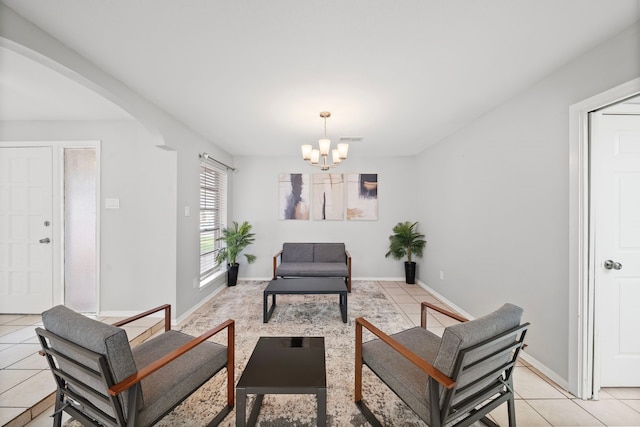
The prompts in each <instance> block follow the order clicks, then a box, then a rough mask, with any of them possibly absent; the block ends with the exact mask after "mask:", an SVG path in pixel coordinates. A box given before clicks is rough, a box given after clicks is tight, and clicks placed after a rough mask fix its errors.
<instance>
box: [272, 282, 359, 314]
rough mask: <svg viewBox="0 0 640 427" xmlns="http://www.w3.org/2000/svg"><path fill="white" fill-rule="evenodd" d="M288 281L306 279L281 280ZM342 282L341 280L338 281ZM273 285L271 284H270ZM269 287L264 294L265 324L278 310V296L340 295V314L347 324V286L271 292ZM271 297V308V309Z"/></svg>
mask: <svg viewBox="0 0 640 427" xmlns="http://www.w3.org/2000/svg"><path fill="white" fill-rule="evenodd" d="M280 280H286V281H291V282H293V281H295V280H305V279H280ZM337 280H340V279H337ZM269 285H271V282H270V283H269ZM269 285H267V287H266V288H265V290H264V293H263V298H264V300H263V305H262V307H263V320H262V321H263V323H268V322H269V319H270V318H271V315H272V314H273V310H275V308H276V295H333V294H338V302H339V304H340V314H342V322H343V323H347V294H348V291H347V287H346V285H345V288H344V290H332V289H331V290H327V289H314V290H300V289H285V290H275V291H274V290H270V289H269ZM269 295H271V307H269Z"/></svg>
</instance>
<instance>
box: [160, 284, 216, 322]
mask: <svg viewBox="0 0 640 427" xmlns="http://www.w3.org/2000/svg"><path fill="white" fill-rule="evenodd" d="M226 288H227V284H226V283H224V282H222V283H220V284H219V285H218V287H217V288H215V289H213V291H212V292H211V293H210V294H209V295H207V297H206V298H204V299H203V300H202V301H200V302H199V303H197V304H196V305H194V306H193V307H191V308H190V309H189V310H187V311H186V312H185V313H184V314H183V315H182V316H180V317H178V318H176V319H175V320H174V319H171V324H172V325H174V326H175V325H179V324H180V323H182V322H184V321H185V320H186V319H187V318H188V317H189V316H191V315H192V314H193V313H194V312H195V311H196V310H197V309H199V308H200V307H202V306H203V305H205V304H206V303H207V302H208V301H209V300H210V299H211V298H213V297H215V296H216V295H218V294H219V293H220V292H222V291H223V290H224V289H226Z"/></svg>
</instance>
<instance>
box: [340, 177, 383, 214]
mask: <svg viewBox="0 0 640 427" xmlns="http://www.w3.org/2000/svg"><path fill="white" fill-rule="evenodd" d="M347 219H348V220H363V221H376V220H377V219H378V174H377V173H349V174H347Z"/></svg>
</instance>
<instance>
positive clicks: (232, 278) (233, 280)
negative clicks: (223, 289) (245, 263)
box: [227, 264, 240, 286]
mask: <svg viewBox="0 0 640 427" xmlns="http://www.w3.org/2000/svg"><path fill="white" fill-rule="evenodd" d="M239 268H240V264H234V265H231V264H227V285H228V286H235V285H236V284H237V283H238V269H239Z"/></svg>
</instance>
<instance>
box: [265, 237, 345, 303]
mask: <svg viewBox="0 0 640 427" xmlns="http://www.w3.org/2000/svg"><path fill="white" fill-rule="evenodd" d="M278 277H344V281H345V283H346V285H347V290H348V291H349V292H351V255H349V252H348V251H347V250H346V248H345V245H344V243H283V245H282V250H281V251H280V252H278V253H277V254H275V255H274V256H273V279H274V280H275V279H277V278H278Z"/></svg>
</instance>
